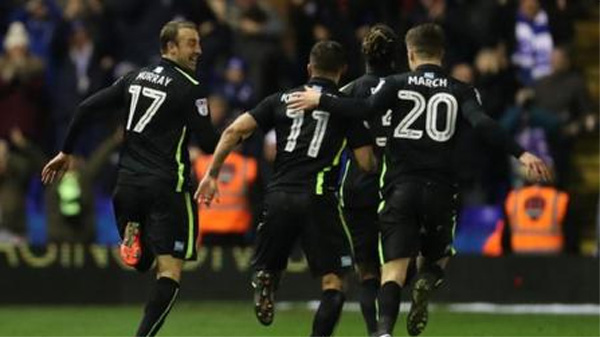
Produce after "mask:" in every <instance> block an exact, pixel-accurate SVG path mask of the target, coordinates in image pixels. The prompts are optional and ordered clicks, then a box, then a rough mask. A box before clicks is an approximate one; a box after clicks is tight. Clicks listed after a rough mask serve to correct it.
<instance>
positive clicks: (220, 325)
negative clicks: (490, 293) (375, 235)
mask: <svg viewBox="0 0 600 337" xmlns="http://www.w3.org/2000/svg"><path fill="white" fill-rule="evenodd" d="M142 310H143V309H142V304H139V305H121V306H91V305H90V306H85V305H82V306H2V307H0V335H2V336H131V335H133V334H134V332H135V328H136V325H137V322H138V320H139V319H140V317H141V313H142ZM312 314H313V313H312V311H310V310H308V309H306V306H305V305H297V306H294V307H292V308H290V309H286V310H279V311H278V312H276V315H275V321H274V323H273V325H272V326H270V327H263V326H261V325H259V324H258V322H257V321H256V319H255V318H254V312H253V309H252V305H251V303H241V302H204V303H195V302H185V301H182V302H180V303H177V304H176V305H175V307H174V308H173V310H172V311H171V314H170V316H169V318H168V319H167V322H166V323H165V325H164V326H163V328H162V330H161V331H160V333H159V335H160V336H307V335H309V334H310V326H311V321H312ZM404 318H405V314H403V315H402V317H401V318H400V321H399V323H398V324H397V328H396V335H397V336H405V335H406V330H405V326H404V324H405V321H404ZM335 335H337V336H364V335H366V333H365V331H364V324H363V321H362V316H361V315H360V313H358V312H350V311H345V312H344V313H343V315H342V319H341V321H340V323H339V325H338V327H337V330H336V334H335ZM599 335H600V316H597V315H596V316H594V315H577V316H576V315H501V314H473V313H451V312H447V311H444V310H443V309H442V310H438V311H435V312H433V313H431V315H430V322H429V326H428V327H427V329H426V330H425V332H424V334H423V336H599Z"/></svg>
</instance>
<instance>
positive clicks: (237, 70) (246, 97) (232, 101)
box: [217, 57, 255, 115]
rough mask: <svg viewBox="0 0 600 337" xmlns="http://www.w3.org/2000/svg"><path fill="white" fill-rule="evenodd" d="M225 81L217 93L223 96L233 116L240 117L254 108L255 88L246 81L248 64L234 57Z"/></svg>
mask: <svg viewBox="0 0 600 337" xmlns="http://www.w3.org/2000/svg"><path fill="white" fill-rule="evenodd" d="M223 77H224V78H223V81H222V83H221V85H220V86H219V88H218V89H217V92H218V93H219V94H220V95H221V96H223V97H224V98H225V99H226V100H227V102H228V104H229V107H230V108H231V109H232V110H233V114H235V115H238V114H240V113H242V112H244V111H246V110H248V109H250V108H252V107H253V106H254V102H255V97H254V88H253V87H252V84H251V83H250V82H249V81H248V80H247V79H246V64H245V62H244V60H242V59H241V58H239V57H232V58H230V59H229V61H228V62H227V65H226V67H225V74H224V76H223Z"/></svg>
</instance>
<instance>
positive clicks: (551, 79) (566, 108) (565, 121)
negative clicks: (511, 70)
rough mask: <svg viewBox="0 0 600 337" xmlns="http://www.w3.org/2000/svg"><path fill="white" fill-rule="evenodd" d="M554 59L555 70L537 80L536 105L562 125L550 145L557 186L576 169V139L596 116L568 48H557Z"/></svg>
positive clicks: (593, 123)
mask: <svg viewBox="0 0 600 337" xmlns="http://www.w3.org/2000/svg"><path fill="white" fill-rule="evenodd" d="M551 61H552V63H551V64H552V73H551V74H549V75H548V76H545V77H543V78H541V79H539V80H538V81H537V82H535V83H534V92H535V104H536V105H537V106H539V107H540V108H542V109H544V110H545V111H547V112H548V113H550V114H551V115H552V116H553V117H554V118H556V119H557V120H558V123H560V125H561V126H562V129H561V130H560V131H559V132H557V133H555V134H553V137H552V138H550V147H551V151H552V154H553V156H554V158H555V160H556V163H555V164H556V174H557V185H558V186H559V187H561V188H568V185H569V182H570V176H571V174H570V173H571V172H572V171H573V169H574V168H573V166H572V165H571V153H572V152H573V151H572V148H573V140H574V138H576V137H577V136H578V135H580V134H581V133H582V132H585V131H587V132H589V131H592V130H593V129H594V128H595V127H596V124H597V115H596V113H595V112H596V111H594V110H596V109H595V107H594V104H593V103H592V100H591V98H590V95H589V90H588V88H587V85H586V82H585V78H584V77H583V76H582V74H581V73H580V72H578V71H575V70H573V69H572V67H571V57H570V55H569V51H568V49H567V48H565V47H559V48H555V49H554V51H553V52H552V58H551Z"/></svg>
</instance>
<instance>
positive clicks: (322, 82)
mask: <svg viewBox="0 0 600 337" xmlns="http://www.w3.org/2000/svg"><path fill="white" fill-rule="evenodd" d="M308 85H318V86H321V87H324V88H332V89H337V84H336V83H335V82H334V81H332V80H330V79H327V78H323V77H313V78H311V79H310V80H309V81H308Z"/></svg>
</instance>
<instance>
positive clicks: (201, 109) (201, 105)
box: [196, 98, 208, 116]
mask: <svg viewBox="0 0 600 337" xmlns="http://www.w3.org/2000/svg"><path fill="white" fill-rule="evenodd" d="M196 109H198V113H199V114H200V116H208V102H207V100H206V98H199V99H197V100H196Z"/></svg>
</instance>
